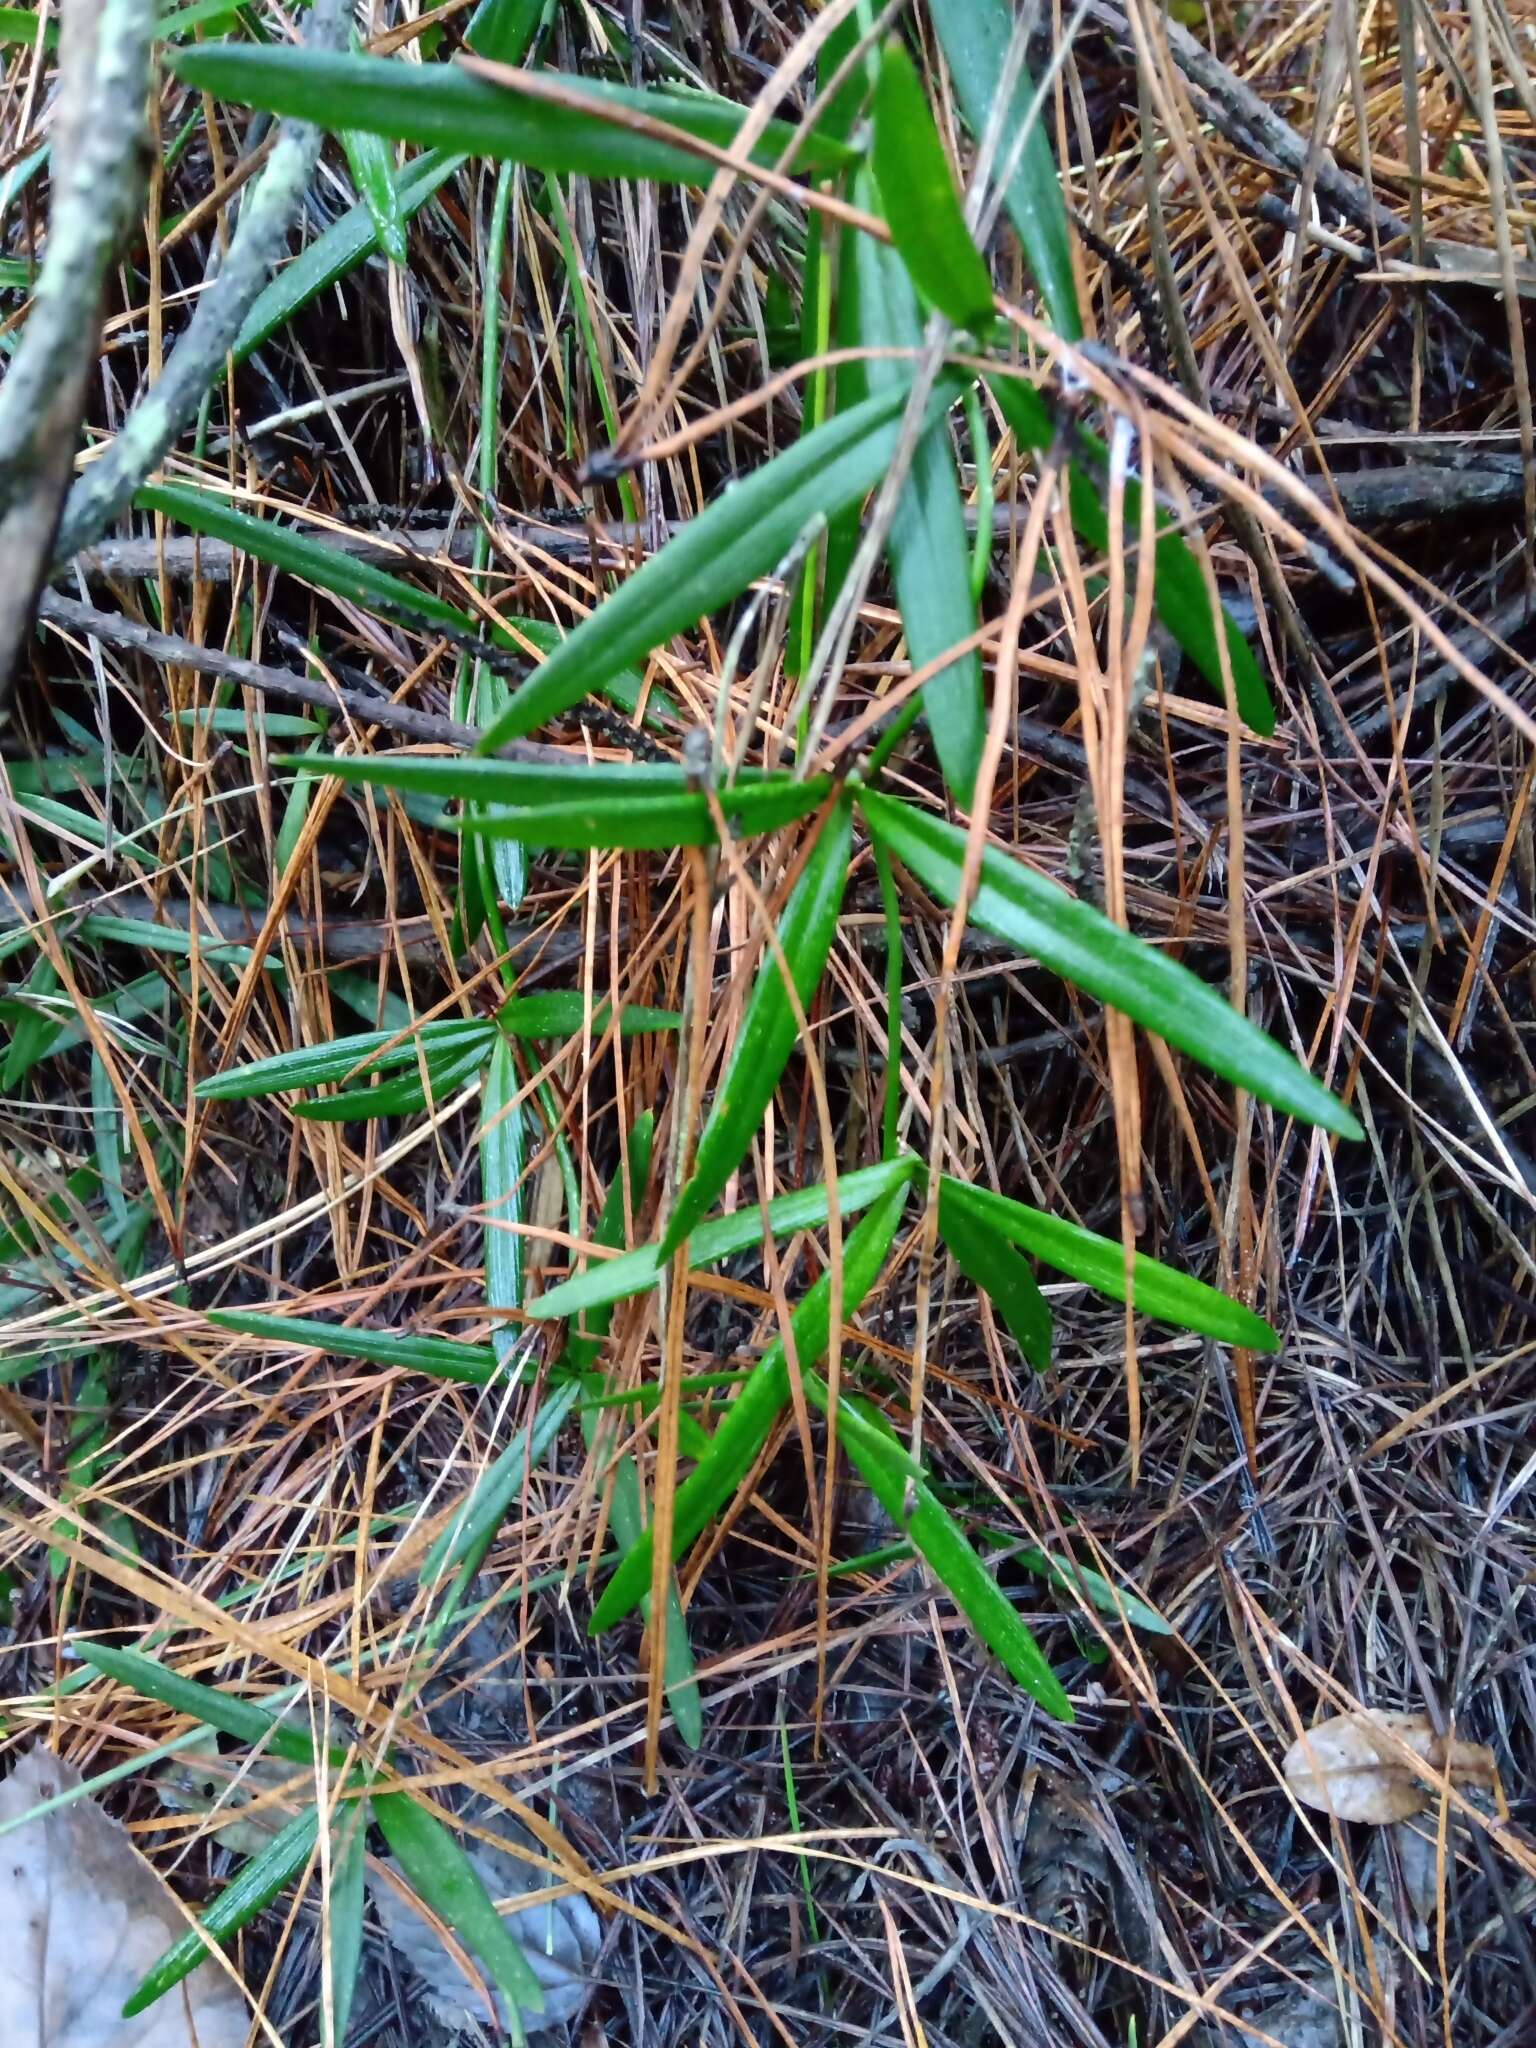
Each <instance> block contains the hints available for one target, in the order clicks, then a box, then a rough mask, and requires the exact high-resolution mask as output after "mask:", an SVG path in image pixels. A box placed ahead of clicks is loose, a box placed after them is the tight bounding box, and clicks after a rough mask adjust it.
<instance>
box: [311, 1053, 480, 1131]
mask: <svg viewBox="0 0 1536 2048" xmlns="http://www.w3.org/2000/svg"><path fill="white" fill-rule="evenodd" d="M493 1036H494V1034H493ZM495 1043H496V1044H498V1045H505V1044H506V1040H505V1039H504V1038H496V1039H495ZM484 1064H485V1047H484V1046H483V1045H471V1046H467V1047H464V1048H463V1049H461V1050H460V1051H458V1052H453V1053H447V1054H444V1055H442V1056H440V1057H429V1058H428V1060H427V1075H426V1080H425V1082H423V1080H422V1077H421V1072H420V1070H419V1068H418V1069H410V1068H408V1069H406V1070H405V1071H404V1072H402V1073H400V1074H398V1075H396V1076H395V1077H394V1078H393V1079H392V1080H384V1081H379V1082H377V1083H373V1082H369V1083H367V1084H366V1085H365V1086H363V1087H361V1088H348V1089H345V1090H343V1092H342V1093H341V1094H340V1095H321V1096H317V1097H316V1098H315V1100H313V1101H311V1102H296V1103H295V1104H294V1105H293V1113H294V1115H295V1116H300V1117H303V1118H304V1119H305V1120H306V1121H307V1122H309V1123H317V1124H346V1123H353V1122H360V1123H361V1122H367V1121H368V1120H369V1119H370V1118H373V1117H380V1116H415V1114H416V1113H417V1111H418V1110H421V1109H425V1108H426V1107H427V1106H428V1102H429V1099H430V1101H431V1102H432V1103H433V1104H436V1103H439V1102H446V1101H447V1099H448V1097H449V1096H450V1095H452V1093H453V1091H454V1090H455V1089H456V1088H461V1087H462V1086H463V1085H464V1083H465V1082H466V1081H468V1080H470V1079H471V1078H472V1076H474V1075H476V1074H478V1073H479V1072H480V1069H481V1068H482V1067H483V1066H484Z"/></svg>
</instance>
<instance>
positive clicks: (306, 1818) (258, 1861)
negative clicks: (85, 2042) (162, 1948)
mask: <svg viewBox="0 0 1536 2048" xmlns="http://www.w3.org/2000/svg"><path fill="white" fill-rule="evenodd" d="M319 1831H320V1816H319V1814H318V1812H317V1811H316V1809H315V1808H314V1807H313V1806H311V1807H308V1808H306V1810H305V1811H304V1812H303V1813H298V1814H295V1815H294V1817H293V1819H292V1820H291V1821H289V1822H288V1824H287V1826H286V1827H284V1828H283V1829H281V1830H280V1832H279V1833H278V1834H276V1835H274V1836H273V1838H272V1840H271V1841H270V1842H269V1843H268V1844H267V1846H266V1847H265V1848H264V1849H263V1850H261V1852H260V1853H259V1854H258V1855H255V1856H253V1857H252V1858H251V1860H250V1861H249V1863H247V1864H245V1865H244V1866H243V1867H242V1868H241V1869H240V1870H239V1871H238V1872H237V1873H236V1875H235V1876H234V1877H233V1878H231V1879H230V1881H229V1883H228V1884H227V1885H225V1887H224V1889H223V1891H221V1892H220V1893H219V1896H218V1897H217V1898H216V1899H215V1900H214V1902H213V1904H212V1905H211V1906H209V1907H208V1909H207V1911H206V1912H204V1913H201V1914H199V1915H198V1921H197V1925H196V1927H189V1928H188V1929H187V1931H186V1933H185V1934H184V1935H182V1936H181V1938H180V1940H179V1941H175V1942H173V1943H172V1944H171V1946H170V1947H169V1948H168V1949H167V1950H166V1952H165V1954H164V1955H163V1956H161V1958H160V1960H159V1961H158V1962H157V1963H155V1964H154V1965H153V1966H152V1968H150V1969H149V1970H148V1971H147V1972H146V1973H145V1975H144V1977H143V1979H142V1981H141V1982H140V1983H139V1985H138V1986H137V1988H136V1989H135V1990H134V1992H133V1994H132V1996H131V1997H130V1998H129V2000H128V2002H127V2004H126V2005H125V2006H124V2007H123V2018H124V2019H125V2020H128V2019H132V2018H133V2017H134V2015H135V2014H136V2013H141V2012H143V2011H144V2009H145V2008H146V2006H151V2005H153V2004H154V2002H155V2000H156V1999H157V1998H163V1997H164V1996H165V1994H166V1992H167V1991H169V1990H170V1989H171V1986H172V1985H173V1984H179V1983H180V1982H181V1980H182V1978H183V1977H190V1976H191V1974H192V1972H193V1971H194V1970H195V1969H196V1968H197V1966H198V1964H199V1963H202V1962H206V1961H207V1958H208V1949H209V1945H210V1944H211V1943H217V1942H221V1941H228V1940H229V1938H230V1936H231V1935H233V1934H237V1933H238V1932H239V1930H240V1929H241V1928H242V1927H246V1926H248V1925H249V1924H250V1922H251V1921H252V1920H254V1919H255V1918H256V1915H257V1914H258V1913H260V1912H262V1911H263V1910H264V1909H265V1908H266V1907H267V1906H269V1905H270V1904H271V1903H272V1901H273V1900H274V1899H275V1898H276V1897H277V1895H278V1893H279V1892H280V1891H282V1890H283V1889H284V1887H285V1886H287V1885H289V1884H291V1883H292V1882H293V1880H294V1879H295V1878H296V1877H297V1876H298V1874H299V1872H300V1871H301V1870H302V1869H303V1868H304V1866H305V1864H306V1863H307V1862H308V1861H309V1859H310V1857H311V1855H312V1854H313V1853H314V1847H315V1841H316V1838H317V1836H318V1834H319Z"/></svg>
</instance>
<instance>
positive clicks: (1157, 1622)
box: [1014, 1549, 1174, 1636]
mask: <svg viewBox="0 0 1536 2048" xmlns="http://www.w3.org/2000/svg"><path fill="white" fill-rule="evenodd" d="M1014 1562H1015V1563H1016V1564H1021V1565H1023V1567H1024V1568H1025V1570H1026V1571H1031V1572H1037V1573H1038V1574H1039V1575H1040V1577H1041V1578H1045V1579H1049V1580H1050V1582H1051V1584H1052V1585H1053V1586H1056V1587H1058V1588H1059V1589H1060V1591H1062V1592H1063V1593H1077V1594H1080V1595H1081V1597H1082V1598H1083V1599H1084V1600H1086V1601H1087V1602H1088V1605H1089V1606H1090V1607H1093V1608H1096V1609H1097V1611H1098V1612H1099V1613H1100V1614H1106V1615H1108V1616H1109V1617H1110V1619H1111V1620H1112V1621H1128V1622H1129V1623H1130V1624H1131V1626H1132V1627H1133V1628H1141V1629H1145V1630H1146V1631H1147V1633H1148V1635H1153V1636H1171V1635H1172V1634H1173V1633H1174V1631H1173V1627H1172V1624H1171V1623H1169V1622H1166V1621H1164V1619H1163V1617H1162V1616H1161V1615H1160V1614H1159V1613H1158V1611H1157V1609H1156V1608H1155V1607H1149V1606H1148V1605H1147V1603H1146V1601H1145V1600H1138V1599H1137V1597H1136V1595H1135V1594H1134V1593H1128V1592H1127V1591H1126V1590H1125V1588H1124V1587H1123V1586H1117V1585H1116V1584H1115V1582H1114V1580H1113V1579H1106V1578H1105V1576H1104V1574H1103V1573H1102V1572H1096V1571H1095V1570H1094V1569H1093V1567H1092V1566H1091V1565H1086V1564H1078V1563H1077V1562H1076V1561H1075V1560H1074V1559H1072V1558H1070V1557H1053V1556H1052V1555H1051V1553H1050V1551H1048V1550H1034V1549H1030V1550H1020V1551H1015V1552H1014Z"/></svg>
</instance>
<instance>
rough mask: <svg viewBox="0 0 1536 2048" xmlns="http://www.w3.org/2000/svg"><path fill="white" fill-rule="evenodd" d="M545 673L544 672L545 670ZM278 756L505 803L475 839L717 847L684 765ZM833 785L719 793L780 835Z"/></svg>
mask: <svg viewBox="0 0 1536 2048" xmlns="http://www.w3.org/2000/svg"><path fill="white" fill-rule="evenodd" d="M642 573H643V572H642ZM626 587H627V586H626ZM610 602H611V600H610ZM594 616H595V615H594ZM556 658H558V657H556ZM546 667H547V664H546ZM539 673H540V675H543V674H544V673H545V670H543V669H541V670H540V671H539ZM277 758H278V764H279V766H286V765H288V763H289V762H290V761H291V760H297V761H303V762H305V763H307V764H308V765H309V766H310V767H312V768H315V769H317V770H318V771H320V772H323V773H325V774H328V775H336V776H339V777H340V779H341V780H342V781H343V782H352V783H367V784H371V785H382V786H383V787H385V788H388V789H397V790H400V791H401V792H402V793H403V794H406V795H414V796H420V795H430V796H445V797H459V798H462V799H463V800H464V801H465V802H466V803H472V804H475V805H497V806H502V807H503V808H500V809H498V810H497V811H496V812H495V813H494V814H493V815H489V816H476V817H474V818H469V819H466V820H465V823H464V827H463V829H464V830H465V831H466V832H472V833H476V834H480V835H484V836H486V837H489V838H504V839H520V840H523V841H525V842H526V843H528V844H530V845H534V846H548V847H554V848H557V849H565V850H575V849H586V848H589V847H605V848H612V847H623V848H633V849H642V850H649V851H661V850H665V849H667V848H669V847H674V846H712V845H713V844H714V841H715V824H714V815H713V813H712V811H711V810H710V806H709V800H708V798H707V797H706V796H705V795H704V794H703V793H702V791H700V790H699V789H698V788H697V787H696V786H695V785H694V784H693V783H691V782H690V780H689V778H688V776H687V775H686V773H685V772H684V770H683V769H682V768H674V767H672V766H670V765H668V764H666V763H663V762H654V763H653V762H649V761H633V762H630V761H624V762H620V761H614V762H608V763H604V764H600V765H595V766H587V765H586V764H584V763H578V762H573V763H572V764H571V766H570V767H565V766H546V765H545V764H544V763H543V762H528V761H498V760H489V759H486V758H484V757H483V756H481V755H478V754H406V753H399V752H395V753H388V754H367V755H361V754H360V755H352V754H339V755H328V756H323V757H321V756H315V755H303V756H290V755H286V754H284V755H279V756H278V757H277ZM831 786H832V785H831V783H830V781H829V780H828V778H827V777H826V776H811V777H808V778H807V779H806V780H805V781H804V782H796V781H795V780H794V779H793V778H792V777H791V776H789V775H787V774H786V775H759V774H750V775H744V776H743V777H741V778H740V780H738V781H737V782H735V783H733V784H732V785H731V786H730V788H728V789H722V790H720V791H719V792H718V797H717V801H718V802H719V805H720V808H721V810H722V811H723V812H724V813H725V816H726V817H727V818H728V819H729V820H730V821H731V823H732V824H733V825H735V826H736V827H737V829H738V830H739V831H741V832H743V833H761V832H776V831H778V830H779V828H780V827H781V826H783V825H788V824H792V823H793V822H794V821H795V820H796V819H797V818H804V817H807V816H809V815H810V813H811V812H812V811H814V810H817V809H819V807H820V806H821V805H822V804H823V803H825V802H826V800H827V795H828V792H829V791H830V789H831Z"/></svg>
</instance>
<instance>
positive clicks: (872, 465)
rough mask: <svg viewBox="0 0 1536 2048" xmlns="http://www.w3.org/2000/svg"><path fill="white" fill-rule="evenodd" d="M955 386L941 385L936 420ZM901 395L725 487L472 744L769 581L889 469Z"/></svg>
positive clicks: (566, 698)
mask: <svg viewBox="0 0 1536 2048" xmlns="http://www.w3.org/2000/svg"><path fill="white" fill-rule="evenodd" d="M961 389H962V385H961V383H960V382H959V381H958V380H957V379H955V378H945V379H941V380H940V383H939V385H938V387H937V402H936V407H935V411H936V414H942V412H943V411H944V410H945V408H947V407H948V406H949V405H951V404H953V403H954V401H955V399H956V398H957V397H958V396H959V395H960V391H961ZM905 404H906V393H905V391H903V390H899V389H898V390H894V391H890V392H886V393H882V394H881V395H880V396H878V397H875V398H870V399H866V400H865V402H864V403H863V404H862V405H857V406H854V407H853V408H852V409H851V410H850V411H848V412H844V413H841V414H839V415H838V417H837V418H835V419H831V420H828V421H827V423H826V425H825V426H822V427H818V428H817V429H816V430H815V432H814V433H810V434H807V435H805V436H804V438H803V439H801V440H800V441H797V442H796V443H795V445H794V447H793V448H788V449H786V450H785V451H784V453H783V454H782V455H778V456H775V458H774V459H773V461H771V462H766V463H764V464H763V466H762V468H761V469H757V470H754V471H753V472H752V474H751V475H750V476H748V477H744V478H743V479H742V480H741V481H740V482H738V483H734V484H732V485H731V487H730V489H729V490H728V491H723V492H722V493H721V494H720V495H719V496H718V497H717V498H715V499H714V500H713V502H712V503H711V504H710V505H709V506H708V507H707V508H706V510H704V511H703V512H701V513H700V514H699V516H698V517H697V518H696V519H690V520H689V521H688V523H687V525H686V526H685V527H683V529H682V531H681V532H679V533H676V534H674V535H673V537H672V539H671V540H669V541H668V542H667V545H666V546H665V547H664V548H661V549H660V550H658V552H657V553H656V554H654V555H652V556H651V557H650V559H649V560H648V561H647V562H646V563H645V564H644V566H643V567H642V568H640V569H638V570H637V571H636V572H635V574H634V575H633V576H630V577H628V578H626V580H625V581H624V582H623V583H621V584H620V585H619V586H618V588H617V589H616V590H614V591H613V592H612V594H611V595H610V596H608V597H607V598H605V599H604V600H603V602H602V603H601V604H600V605H598V607H597V609H596V610H595V611H593V612H590V613H589V614H588V615H587V617H586V618H585V619H584V620H583V621H582V623H581V624H580V625H579V626H578V627H577V628H576V630H575V631H574V632H573V633H570V634H568V635H567V636H566V638H565V639H564V640H563V641H561V643H560V645H559V647H558V648H556V650H555V652H554V653H553V654H552V655H550V657H549V659H548V660H547V661H546V662H545V663H544V665H543V667H542V668H540V669H539V670H538V672H537V673H536V674H535V675H533V676H530V677H529V679H528V681H527V682H526V683H524V684H523V685H522V687H521V688H520V689H519V690H518V691H517V692H516V693H515V694H514V696H513V698H512V702H511V704H510V705H509V706H508V708H507V711H506V713H505V715H504V716H503V717H502V718H500V719H498V720H497V722H496V723H495V725H493V726H492V727H491V729H490V731H489V732H487V733H486V734H485V736H484V738H483V739H482V740H481V742H480V751H481V752H482V753H487V754H490V753H494V752H495V751H496V749H497V748H498V747H501V746H505V745H506V743H507V741H508V740H515V739H521V738H523V737H524V736H525V735H526V734H528V733H530V732H532V731H534V730H535V728H536V727H538V726H541V725H545V724H547V723H548V722H549V720H551V719H553V718H558V717H559V716H560V714H561V713H562V712H563V711H568V710H569V709H570V707H571V706H572V705H573V704H576V703H579V702H580V700H581V699H582V698H583V697H584V696H586V694H587V693H588V691H590V690H593V689H596V688H598V687H599V686H600V685H601V683H602V681H603V679H604V677H606V676H610V675H612V674H613V673H614V671H615V670H616V669H621V668H626V667H628V666H630V665H631V664H632V663H634V662H637V661H640V660H643V659H644V657H645V656H646V655H648V654H649V653H650V652H651V650H652V648H654V647H658V646H660V645H661V643H662V642H663V641H664V640H668V639H670V638H672V636H673V635H674V634H677V633H683V632H687V631H688V629H689V628H690V627H692V626H696V625H697V624H698V622H699V620H700V619H701V618H703V617H704V615H705V613H706V612H711V611H714V610H716V609H717V608H718V607H719V606H721V605H724V604H729V603H730V602H731V601H732V600H733V599H735V598H737V597H739V596H740V595H741V593H742V591H744V590H745V589H746V588H747V587H748V585H749V584H751V583H752V582H753V581H754V580H755V579H756V578H757V577H759V576H766V575H769V574H770V573H771V572H772V571H773V570H774V569H775V568H777V566H778V564H779V563H780V562H781V561H782V560H783V559H784V556H785V555H786V554H787V553H788V551H789V549H790V548H791V546H793V544H794V543H795V541H796V540H798V539H799V537H800V534H801V533H802V532H803V530H804V529H805V527H806V525H807V524H808V523H809V522H810V520H811V519H813V518H815V517H818V516H820V517H829V516H830V515H831V514H832V513H834V512H836V511H838V510H839V509H840V508H841V507H842V506H844V505H848V504H852V503H854V502H856V501H857V500H858V499H860V498H862V497H863V496H864V495H865V493H866V492H867V491H869V490H870V489H871V488H872V487H873V486H874V485H875V484H876V483H877V482H878V481H879V479H880V477H881V476H882V475H883V474H884V472H885V470H886V469H887V468H889V466H890V463H891V460H892V458H893V456H894V455H895V452H896V446H897V443H898V441H899V440H900V437H901V415H902V411H903V409H904V407H905Z"/></svg>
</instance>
